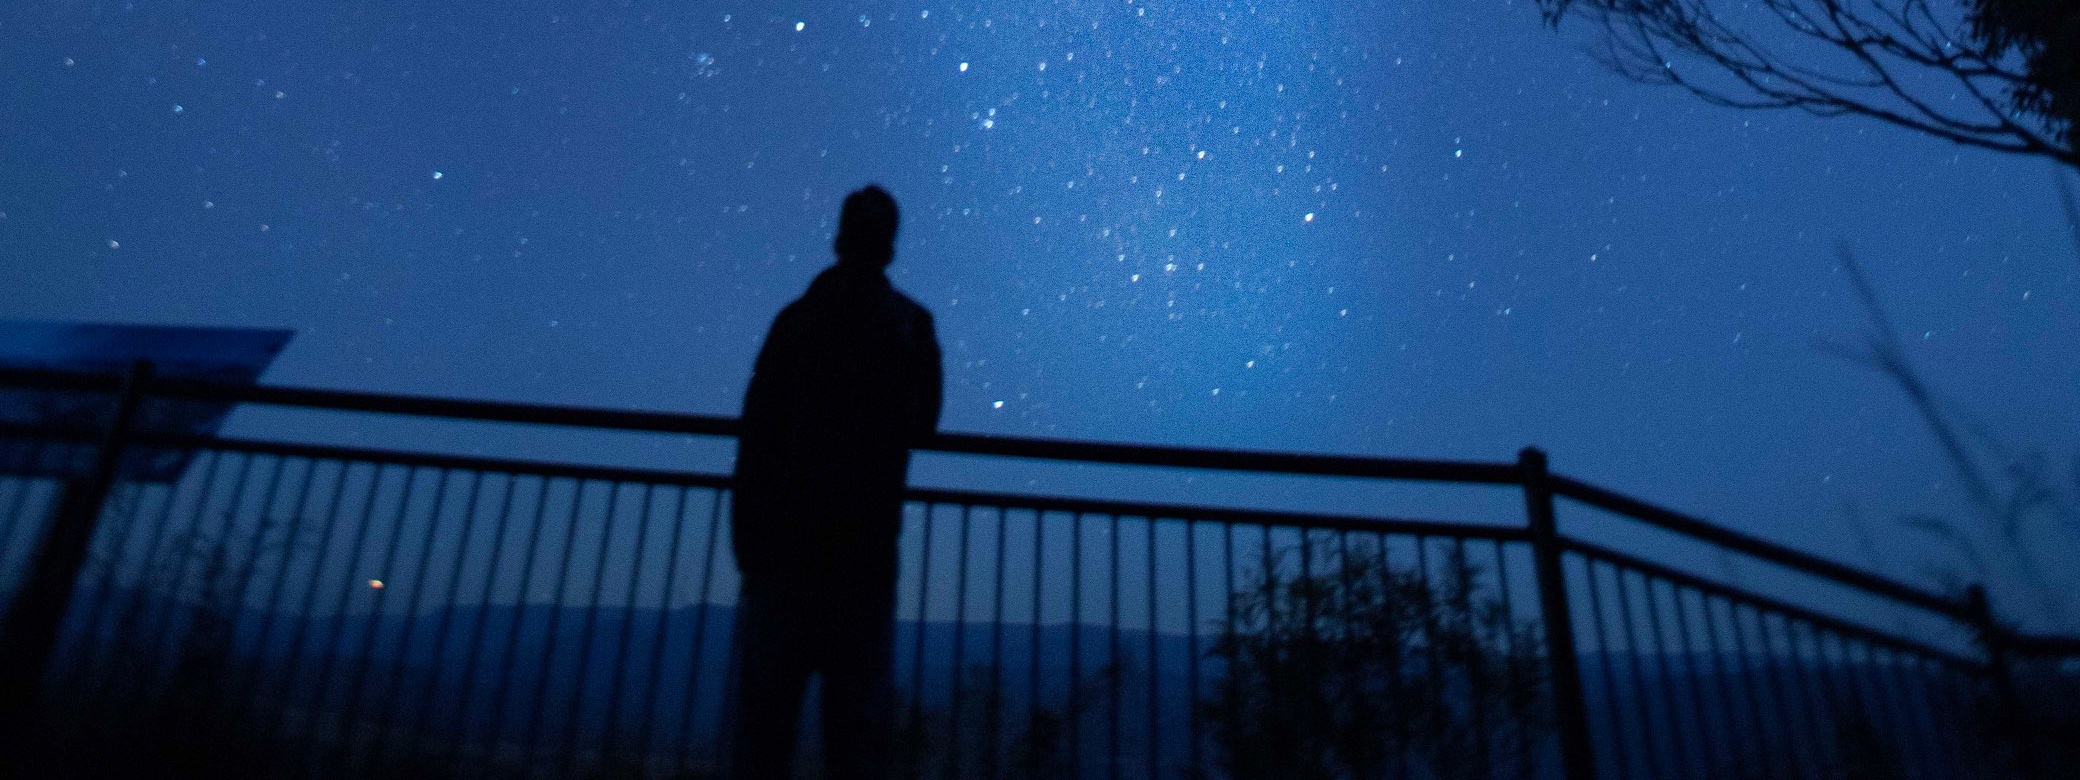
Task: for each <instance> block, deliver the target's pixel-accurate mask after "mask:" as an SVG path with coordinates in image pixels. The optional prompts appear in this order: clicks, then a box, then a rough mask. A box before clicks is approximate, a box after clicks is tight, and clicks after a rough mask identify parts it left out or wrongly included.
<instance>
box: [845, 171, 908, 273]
mask: <svg viewBox="0 0 2080 780" xmlns="http://www.w3.org/2000/svg"><path fill="white" fill-rule="evenodd" d="M831 248H832V249H834V250H836V251H837V253H838V262H839V263H843V264H848V265H850V264H858V265H864V266H866V267H869V268H886V267H887V266H888V264H889V262H890V261H892V260H894V259H895V257H896V199H895V198H894V197H893V196H890V195H889V194H888V190H884V189H882V188H881V186H880V185H878V184H869V185H867V186H866V187H863V188H861V189H859V190H855V191H854V192H853V193H852V194H851V195H847V196H845V207H844V208H843V209H842V210H840V211H839V212H838V238H837V240H836V241H834V242H832V245H831Z"/></svg>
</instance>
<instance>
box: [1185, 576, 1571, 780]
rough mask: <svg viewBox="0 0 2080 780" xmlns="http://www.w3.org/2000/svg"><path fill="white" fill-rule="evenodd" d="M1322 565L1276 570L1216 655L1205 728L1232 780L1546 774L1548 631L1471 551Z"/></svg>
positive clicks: (1243, 594)
mask: <svg viewBox="0 0 2080 780" xmlns="http://www.w3.org/2000/svg"><path fill="white" fill-rule="evenodd" d="M1287 557H1288V558H1292V557H1298V556H1297V550H1288V551H1287ZM1308 557H1309V558H1310V559H1311V565H1310V566H1308V567H1307V568H1308V569H1310V571H1305V572H1302V571H1290V572H1287V571H1280V570H1279V567H1276V566H1274V567H1272V568H1271V569H1270V570H1269V571H1262V572H1258V573H1257V574H1256V575H1255V577H1254V578H1253V579H1254V581H1253V582H1252V583H1250V585H1249V586H1248V587H1246V588H1243V589H1240V590H1238V591H1237V592H1236V593H1235V594H1233V595H1234V598H1233V600H1232V602H1231V604H1230V605H1229V610H1230V613H1231V615H1230V618H1231V623H1230V625H1232V626H1234V628H1233V629H1232V630H1229V631H1227V632H1226V633H1224V635H1223V636H1222V637H1221V638H1220V640H1219V641H1218V642H1217V643H1216V644H1215V646H1214V649H1213V656H1215V657H1216V658H1218V659H1220V660H1221V661H1223V662H1225V665H1226V673H1225V674H1224V675H1223V677H1222V678H1221V680H1220V683H1219V686H1218V691H1217V693H1216V694H1215V695H1214V696H1212V697H1210V698H1208V699H1206V700H1205V701H1203V702H1202V703H1201V707H1200V717H1202V718H1203V719H1204V721H1205V722H1206V723H1207V724H1208V725H1209V726H1210V729H1209V730H1210V732H1211V733H1212V735H1213V739H1214V742H1215V743H1216V745H1217V746H1218V747H1219V748H1220V750H1221V757H1222V760H1223V762H1224V764H1225V769H1226V770H1227V772H1228V774H1229V776H1231V777H1236V778H1257V777H1281V778H1341V777H1378V776H1382V775H1383V774H1386V773H1387V772H1388V771H1389V769H1391V768H1401V769H1406V768H1409V767H1421V768H1422V770H1423V771H1422V773H1423V774H1425V775H1427V776H1433V777H1444V778H1451V777H1492V776H1505V777H1529V776H1531V775H1532V774H1533V772H1534V771H1535V769H1536V761H1535V760H1534V759H1533V749H1532V747H1533V744H1534V743H1535V742H1537V741H1538V740H1539V739H1540V736H1539V735H1540V734H1542V733H1543V732H1544V731H1546V730H1547V729H1548V728H1549V727H1550V723H1549V721H1550V711H1549V705H1547V704H1546V701H1545V662H1544V657H1543V654H1542V653H1541V651H1540V648H1541V644H1540V643H1541V641H1542V640H1541V636H1540V632H1539V629H1538V627H1537V624H1536V623H1535V622H1533V621H1529V620H1521V619H1518V618H1517V617H1516V616H1514V615H1512V614H1510V613H1509V611H1508V610H1507V609H1505V607H1504V603H1503V601H1502V600H1501V598H1500V595H1499V594H1498V593H1497V592H1495V591H1493V590H1490V589H1488V588H1485V587H1484V586H1483V585H1482V572H1481V571H1480V570H1479V569H1478V568H1477V567H1475V566H1474V565H1472V564H1471V563H1470V562H1468V561H1467V560H1466V559H1465V557H1464V555H1463V554H1459V553H1456V552H1455V553H1453V554H1448V555H1446V556H1444V561H1443V567H1442V571H1439V572H1431V573H1427V574H1428V576H1426V572H1423V571H1418V570H1415V569H1402V568H1395V567H1393V566H1391V565H1389V564H1388V563H1386V561H1385V558H1383V557H1382V556H1380V555H1378V550H1377V549H1376V548H1373V549H1369V550H1368V549H1366V546H1364V545H1359V546H1352V547H1329V546H1318V547H1317V548H1316V549H1314V550H1313V551H1311V554H1310V555H1309V556H1308Z"/></svg>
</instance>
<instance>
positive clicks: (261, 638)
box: [117, 458, 321, 729]
mask: <svg viewBox="0 0 2080 780" xmlns="http://www.w3.org/2000/svg"><path fill="white" fill-rule="evenodd" d="M320 462H321V461H319V460H318V459H316V458H305V459H304V469H303V480H302V481H301V483H300V484H299V485H298V486H297V489H296V498H295V500H294V501H292V502H290V505H289V506H290V509H289V512H290V514H289V525H288V527H287V528H285V529H283V532H282V564H281V566H280V567H279V568H277V569H276V570H275V574H274V581H273V582H272V583H270V584H269V585H268V586H267V607H266V609H265V610H264V611H263V612H262V613H261V618H260V631H259V632H258V634H257V635H256V636H255V637H254V639H253V645H254V647H253V656H254V662H253V667H252V668H251V669H249V670H247V672H246V674H245V675H244V677H245V679H244V681H243V682H241V683H239V685H238V693H237V694H235V695H234V696H233V698H232V700H233V701H235V702H237V707H238V708H239V709H238V711H241V712H244V711H248V710H250V709H251V708H252V707H253V706H254V702H253V695H254V694H255V693H256V692H257V691H258V688H259V685H260V677H261V674H262V672H261V670H263V669H265V668H267V647H268V640H269V639H271V638H273V637H274V627H275V624H276V621H277V620H278V618H279V616H280V614H281V608H282V595H283V591H285V590H287V588H286V585H287V584H288V582H289V569H290V568H291V567H292V566H294V565H295V562H296V540H297V538H298V535H299V534H300V533H301V532H302V530H303V522H304V506H305V505H306V503H307V502H308V501H309V500H310V494H311V483H312V482H315V481H316V478H317V474H318V464H319V463H320ZM117 560H121V555H120V554H118V556H117ZM272 726H273V723H272V722H271V721H261V728H263V729H267V728H271V727H272Z"/></svg>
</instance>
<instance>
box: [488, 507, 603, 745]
mask: <svg viewBox="0 0 2080 780" xmlns="http://www.w3.org/2000/svg"><path fill="white" fill-rule="evenodd" d="M551 481H552V480H551V479H550V477H549V475H547V474H543V475H541V482H540V483H539V484H538V485H537V486H536V488H535V497H534V513H533V514H534V517H533V519H532V521H531V522H530V523H528V527H527V550H526V554H525V555H524V556H523V557H522V558H521V559H520V582H519V589H518V590H516V591H515V592H514V594H513V627H512V628H511V629H509V630H507V631H506V649H505V652H504V653H503V654H501V655H500V657H499V662H498V682H497V684H495V685H493V686H491V724H490V727H489V729H490V731H489V734H488V735H487V738H486V740H485V743H484V760H485V763H487V764H491V765H494V766H495V765H497V762H498V759H499V750H498V746H499V738H500V737H501V736H502V735H504V734H505V721H506V696H507V695H508V692H510V691H511V690H512V689H513V668H514V667H515V666H516V665H517V664H519V662H520V629H521V628H522V627H523V626H524V625H525V624H526V622H527V591H528V590H529V588H530V587H532V586H533V585H534V560H535V558H536V557H537V555H538V553H539V552H540V550H541V541H542V524H543V521H544V520H546V519H548V517H549V515H548V507H549V484H550V482H551ZM583 487H584V486H583V484H582V483H579V484H578V486H577V487H576V488H573V490H572V493H573V494H574V495H573V496H572V498H571V500H572V502H573V503H575V502H576V501H577V499H578V496H577V495H575V494H576V493H580V492H583V491H582V488H583Z"/></svg>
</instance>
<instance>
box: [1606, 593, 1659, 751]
mask: <svg viewBox="0 0 2080 780" xmlns="http://www.w3.org/2000/svg"><path fill="white" fill-rule="evenodd" d="M1610 570H1611V579H1612V580H1615V581H1616V582H1617V585H1618V620H1619V621H1620V622H1621V623H1623V624H1624V626H1625V656H1626V660H1627V666H1629V667H1631V669H1632V693H1633V696H1632V703H1633V706H1634V708H1635V709H1637V710H1639V731H1640V754H1641V755H1642V756H1643V757H1644V758H1645V759H1646V763H1647V776H1648V777H1661V776H1662V775H1661V750H1660V741H1659V740H1657V739H1655V728H1654V713H1653V704H1652V702H1651V701H1649V696H1648V694H1647V674H1646V670H1645V665H1644V662H1643V661H1642V660H1641V658H1640V656H1641V655H1642V653H1641V652H1640V647H1639V635H1638V632H1637V627H1636V623H1635V621H1634V620H1633V619H1632V592H1631V589H1629V588H1627V587H1625V569H1623V568H1621V567H1619V566H1617V565H1615V564H1614V565H1612V566H1611V567H1610Z"/></svg>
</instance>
